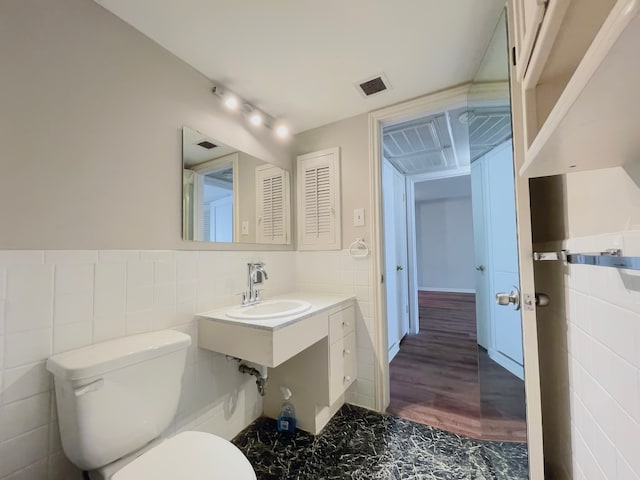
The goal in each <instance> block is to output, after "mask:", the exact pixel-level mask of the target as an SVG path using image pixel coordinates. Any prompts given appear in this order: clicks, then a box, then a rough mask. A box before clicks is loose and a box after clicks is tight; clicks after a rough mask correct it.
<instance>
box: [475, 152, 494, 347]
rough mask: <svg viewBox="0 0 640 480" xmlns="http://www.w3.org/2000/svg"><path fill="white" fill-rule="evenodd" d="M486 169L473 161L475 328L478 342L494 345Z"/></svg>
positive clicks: (482, 345) (481, 344)
mask: <svg viewBox="0 0 640 480" xmlns="http://www.w3.org/2000/svg"><path fill="white" fill-rule="evenodd" d="M484 178H485V169H484V163H483V162H482V161H480V160H477V161H475V162H474V163H472V164H471V209H472V214H473V247H474V255H475V269H476V271H475V287H476V330H477V338H478V345H480V346H481V347H483V348H485V349H486V350H489V349H490V348H491V336H492V335H491V324H492V322H491V304H490V301H491V299H490V298H489V296H490V290H491V286H490V283H489V281H490V278H489V272H488V270H487V266H488V265H489V251H488V248H487V228H486V227H487V222H486V214H485V210H486V208H485V206H486V202H485V181H484Z"/></svg>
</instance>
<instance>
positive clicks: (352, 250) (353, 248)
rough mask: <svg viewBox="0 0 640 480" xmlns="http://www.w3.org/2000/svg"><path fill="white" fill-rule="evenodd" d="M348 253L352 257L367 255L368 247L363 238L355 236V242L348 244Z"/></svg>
mask: <svg viewBox="0 0 640 480" xmlns="http://www.w3.org/2000/svg"><path fill="white" fill-rule="evenodd" d="M349 255H351V256H352V257H353V258H363V257H366V256H367V255H369V247H368V246H367V244H366V243H365V241H364V238H356V240H355V242H353V243H352V244H351V245H349Z"/></svg>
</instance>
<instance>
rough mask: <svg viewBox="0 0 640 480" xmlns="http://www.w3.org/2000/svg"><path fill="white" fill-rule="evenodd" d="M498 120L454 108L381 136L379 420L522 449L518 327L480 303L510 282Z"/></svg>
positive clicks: (507, 183)
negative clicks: (385, 402) (383, 348)
mask: <svg viewBox="0 0 640 480" xmlns="http://www.w3.org/2000/svg"><path fill="white" fill-rule="evenodd" d="M505 111H506V112H507V114H508V109H506V110H505V108H504V107H502V108H501V109H499V108H498V107H495V106H491V107H486V108H485V107H481V106H478V105H475V106H474V107H473V109H471V108H469V106H468V105H465V106H463V107H458V108H453V109H450V110H445V111H442V112H437V113H430V114H428V115H425V116H422V117H419V118H411V119H409V120H400V121H399V122H398V123H394V124H393V125H392V126H390V127H386V126H385V127H383V131H382V142H383V151H384V160H383V165H382V199H383V222H384V240H385V269H386V279H387V280H386V287H385V291H386V298H387V328H388V347H389V351H388V352H389V362H390V365H389V375H390V404H389V408H388V411H389V412H390V413H393V414H396V415H398V416H401V417H404V418H408V419H410V420H414V421H417V422H420V423H425V424H428V425H431V426H435V427H438V428H441V429H444V430H448V431H451V432H454V433H458V434H463V435H467V436H470V437H473V438H476V439H481V440H500V441H514V442H524V441H526V419H525V403H524V383H523V381H522V343H521V332H520V330H519V329H518V326H519V325H520V319H519V316H518V314H517V312H515V311H509V312H504V311H501V310H499V309H494V308H493V302H492V301H491V299H490V297H491V296H492V294H493V290H494V287H497V286H502V284H504V283H505V282H512V283H511V284H510V285H509V287H511V286H512V285H516V284H517V283H518V279H517V275H518V273H517V253H516V238H515V211H514V209H513V207H511V215H510V217H509V218H505V213H504V212H505V211H506V212H507V215H508V213H509V208H508V207H505V206H504V205H505V204H507V205H508V204H509V203H510V204H511V205H513V204H514V198H513V178H512V176H513V170H512V168H509V165H510V163H509V162H512V158H511V153H510V140H509V139H510V134H511V133H510V129H509V128H506V127H505V125H506V126H508V122H506V123H505V119H504V112H505ZM480 140H481V143H482V146H481V147H479V142H480ZM509 178H511V180H509ZM405 188H406V189H407V190H408V191H409V192H410V193H411V195H410V197H411V202H412V203H411V204H408V203H407V202H406V195H405ZM491 207H493V213H494V215H491ZM498 207H500V208H502V212H501V215H496V213H497V208H498ZM407 219H409V220H408V221H407ZM408 226H411V228H407V227H408ZM407 230H410V231H411V232H412V233H411V234H407V233H406V232H407ZM496 245H497V248H498V249H499V250H500V251H501V255H497V254H495V253H494V252H495V250H496V248H494V246H496ZM401 250H404V251H401ZM409 251H413V254H412V255H409V254H408V252H409ZM409 257H412V258H413V259H414V261H412V262H407V260H408V258H409ZM505 258H508V259H509V262H507V261H505ZM506 264H508V267H505V266H504V265H506ZM411 276H413V277H414V279H415V280H414V282H409V281H408V278H409V277H411ZM410 283H411V285H412V286H411V287H409V284H410ZM411 297H415V298H416V299H417V301H416V304H417V311H415V312H413V313H414V315H413V316H414V317H417V318H416V320H417V322H416V321H415V320H414V325H413V326H412V328H411V329H410V328H409V321H408V318H406V317H408V315H407V314H406V312H408V306H409V304H410V303H411V302H410V299H411ZM514 314H515V315H514ZM514 317H515V318H514ZM496 359H498V360H499V362H497V360H496ZM518 361H519V363H518Z"/></svg>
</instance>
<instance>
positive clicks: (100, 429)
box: [47, 330, 256, 480]
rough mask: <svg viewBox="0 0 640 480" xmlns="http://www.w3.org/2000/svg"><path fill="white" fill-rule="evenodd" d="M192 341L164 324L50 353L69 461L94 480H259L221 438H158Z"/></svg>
mask: <svg viewBox="0 0 640 480" xmlns="http://www.w3.org/2000/svg"><path fill="white" fill-rule="evenodd" d="M190 344H191V338H190V337H189V336H188V335H185V334H184V333H181V332H176V331H173V330H164V331H161V332H153V333H146V334H142V335H133V336H129V337H124V338H121V339H117V340H110V341H108V342H103V343H97V344H94V345H91V346H89V347H84V348H81V349H78V350H73V351H69V352H65V353H61V354H58V355H54V356H53V357H51V358H49V360H48V361H47V370H49V371H50V372H51V373H52V374H53V375H54V384H55V391H56V401H57V402H56V403H57V407H58V417H59V424H60V438H61V439H62V447H63V450H64V452H65V454H66V456H67V457H68V458H69V460H71V462H73V463H74V464H75V465H76V466H77V467H78V468H80V469H81V470H86V471H90V472H91V473H90V477H91V478H92V479H104V480H142V479H145V480H147V479H148V480H183V479H184V480H198V479H203V480H204V479H207V480H214V479H225V480H226V479H233V480H256V476H255V473H254V471H253V469H252V468H251V464H250V463H249V461H248V460H247V458H246V457H245V456H244V455H243V454H242V452H241V451H240V450H239V449H238V448H237V447H236V446H235V445H233V444H232V443H231V442H229V441H227V440H225V439H223V438H221V437H218V436H216V435H213V434H210V433H204V432H197V431H186V432H182V433H178V434H177V435H175V436H173V437H171V438H168V439H163V438H162V437H161V434H162V432H164V431H166V429H167V428H168V427H169V425H170V424H171V422H172V420H173V417H174V416H175V413H176V411H177V407H178V400H179V398H180V392H181V383H182V373H183V371H184V366H185V361H186V355H187V348H188V347H189V345H190Z"/></svg>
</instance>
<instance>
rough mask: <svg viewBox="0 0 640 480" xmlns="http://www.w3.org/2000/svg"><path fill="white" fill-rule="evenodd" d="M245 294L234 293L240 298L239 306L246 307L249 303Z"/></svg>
mask: <svg viewBox="0 0 640 480" xmlns="http://www.w3.org/2000/svg"><path fill="white" fill-rule="evenodd" d="M247 294H248V292H238V293H236V295H238V296H240V298H241V299H242V303H241V305H246V304H247V303H249V298H248V296H247Z"/></svg>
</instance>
